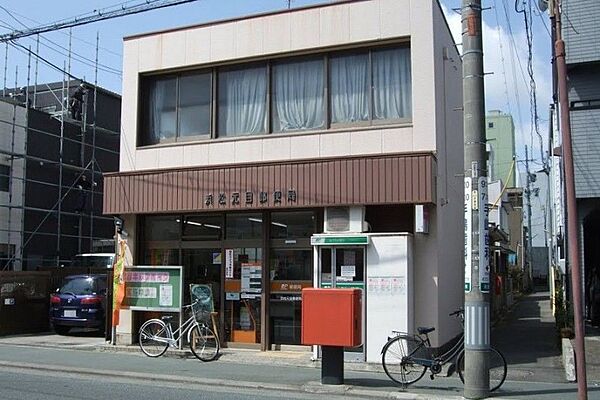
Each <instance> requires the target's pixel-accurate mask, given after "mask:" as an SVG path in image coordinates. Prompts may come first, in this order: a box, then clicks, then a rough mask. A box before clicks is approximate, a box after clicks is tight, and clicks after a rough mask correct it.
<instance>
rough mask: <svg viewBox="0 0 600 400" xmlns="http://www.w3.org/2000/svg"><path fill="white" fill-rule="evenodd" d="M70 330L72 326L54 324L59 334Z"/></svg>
mask: <svg viewBox="0 0 600 400" xmlns="http://www.w3.org/2000/svg"><path fill="white" fill-rule="evenodd" d="M70 330H71V328H70V327H68V326H60V325H55V326H54V332H56V333H58V334H59V335H66V334H67V333H69V331H70Z"/></svg>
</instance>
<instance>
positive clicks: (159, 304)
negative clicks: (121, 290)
mask: <svg viewBox="0 0 600 400" xmlns="http://www.w3.org/2000/svg"><path fill="white" fill-rule="evenodd" d="M124 280H125V298H124V299H123V307H124V308H128V309H130V310H141V311H168V312H180V311H181V306H182V296H183V291H182V283H183V276H182V267H181V266H152V265H140V266H132V267H126V268H125V272H124Z"/></svg>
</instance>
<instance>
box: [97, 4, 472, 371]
mask: <svg viewBox="0 0 600 400" xmlns="http://www.w3.org/2000/svg"><path fill="white" fill-rule="evenodd" d="M460 60H461V59H460V55H459V54H458V52H457V50H456V47H455V44H454V42H453V40H452V36H451V33H450V30H449V28H448V25H447V23H446V21H445V18H444V15H443V12H442V10H441V7H440V5H439V3H438V2H437V1H436V0H422V1H418V2H415V1H409V0H368V1H338V2H335V3H332V4H326V5H319V6H312V7H307V8H302V9H295V10H285V11H281V12H275V13H270V14H263V15H259V16H251V17H244V18H238V19H234V20H229V21H222V22H212V23H207V24H203V25H198V26H191V27H184V28H176V29H171V30H167V31H162V32H156V33H148V34H141V35H137V36H132V37H128V38H125V41H124V59H123V63H124V71H123V105H122V110H123V112H122V115H123V130H122V132H123V133H122V136H121V149H122V151H121V164H120V172H119V173H114V174H106V175H105V182H106V191H105V192H104V211H105V213H106V214H113V215H115V214H117V215H120V217H121V218H123V220H124V228H125V230H126V231H127V233H128V235H129V236H128V244H129V246H130V248H131V251H132V254H133V257H134V260H133V262H134V264H138V265H181V266H183V271H184V277H185V279H184V282H185V286H184V292H186V294H187V287H188V286H187V285H188V284H190V283H204V284H210V285H211V286H212V288H213V293H214V298H215V306H216V310H217V311H218V313H219V321H220V327H221V328H220V329H221V338H222V340H223V341H224V342H227V344H228V345H229V346H233V345H236V344H237V343H240V342H243V343H245V345H246V346H253V347H257V348H261V349H263V350H267V349H272V348H276V346H279V345H282V344H296V345H297V344H300V334H301V305H302V303H301V289H302V287H307V286H320V287H328V286H336V287H344V286H346V287H347V286H352V287H360V288H362V289H363V294H364V296H365V297H364V300H365V302H364V304H365V308H364V311H365V313H366V316H365V318H364V321H366V322H365V326H364V330H363V333H364V335H365V336H364V338H365V340H364V343H365V346H364V347H362V348H361V349H360V350H359V351H358V352H355V353H354V355H355V356H358V358H359V359H361V360H365V359H366V360H367V361H372V362H380V359H381V355H380V350H381V347H382V345H383V344H384V343H385V340H386V338H387V335H388V334H390V332H391V330H392V329H400V330H403V329H404V330H410V331H413V330H414V329H415V327H416V326H435V327H436V331H435V332H433V334H432V335H431V337H432V341H433V342H432V344H433V345H434V346H440V345H442V344H444V343H446V342H447V341H449V340H450V339H452V338H453V337H456V335H458V334H459V333H460V332H461V327H460V325H459V324H458V323H457V322H456V320H455V319H453V318H452V317H449V316H448V314H449V313H450V312H452V311H453V310H455V309H457V308H458V307H461V306H462V305H463V304H464V265H463V264H464V254H463V251H464V243H463V237H464V228H463V225H464V224H463V219H464V215H463V200H464V196H463V191H462V190H457V188H462V187H463V182H464V181H463V178H462V176H463V168H464V166H463V139H462V138H463V135H462V114H461V113H459V112H456V111H455V110H456V109H457V108H460V107H461V104H462V77H461V74H462V67H461V61H460ZM415 220H417V221H418V223H415ZM352 243H354V244H352ZM226 267H227V268H226ZM249 269H251V271H250V273H251V274H254V275H253V276H254V278H253V279H258V280H259V281H253V282H254V283H253V284H254V285H256V286H253V287H252V290H249V289H248V288H247V286H248V281H246V280H245V279H246V278H247V276H246V277H242V275H244V273H245V272H248V271H249ZM240 271H241V272H240ZM247 289H248V290H247ZM188 301H189V297H187V295H186V297H184V302H188ZM140 313H141V315H140ZM148 317H149V315H145V314H144V313H143V312H141V311H131V310H122V311H121V321H122V322H121V324H120V325H119V326H118V327H117V342H119V343H132V342H133V341H135V340H137V337H136V333H137V331H138V328H139V325H140V323H141V322H142V321H143V320H144V319H145V318H148ZM248 343H251V344H248Z"/></svg>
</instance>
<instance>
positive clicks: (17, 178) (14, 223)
mask: <svg viewBox="0 0 600 400" xmlns="http://www.w3.org/2000/svg"><path fill="white" fill-rule="evenodd" d="M13 116H14V117H15V124H14V135H13V124H12V120H13ZM0 120H2V121H10V123H2V124H0V149H1V150H2V151H4V152H13V153H15V154H23V153H24V152H25V141H26V133H25V128H24V127H25V126H26V120H25V109H24V108H23V107H20V106H14V105H12V104H10V103H7V102H4V101H0ZM13 137H14V144H13ZM0 164H2V165H8V166H10V165H11V157H10V155H8V154H0ZM24 174H25V171H24V158H23V157H15V158H14V159H13V161H12V171H11V175H12V189H11V192H12V193H9V192H0V244H12V245H14V246H15V254H16V257H20V249H21V239H22V236H21V231H22V223H23V221H22V218H23V211H22V209H21V208H20V207H22V205H23V186H24V183H23V178H24ZM11 194H12V199H11ZM9 201H10V205H11V206H12V207H15V208H9V207H7V206H8V205H9ZM9 219H10V226H9V224H8V223H9ZM9 230H10V232H8V231H9ZM3 266H4V262H0V267H3ZM14 269H15V270H20V269H21V262H20V261H19V262H15V263H14Z"/></svg>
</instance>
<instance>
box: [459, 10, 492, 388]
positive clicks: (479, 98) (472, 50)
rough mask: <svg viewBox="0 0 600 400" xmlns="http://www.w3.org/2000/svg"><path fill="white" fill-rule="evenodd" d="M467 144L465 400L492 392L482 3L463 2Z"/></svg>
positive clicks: (464, 92) (464, 118)
mask: <svg viewBox="0 0 600 400" xmlns="http://www.w3.org/2000/svg"><path fill="white" fill-rule="evenodd" d="M461 20H462V46H463V111H464V115H463V121H464V144H465V165H464V169H465V204H464V206H465V389H464V397H465V398H467V399H483V398H486V397H488V395H489V391H490V373H489V349H490V300H489V291H490V279H489V248H488V244H489V237H488V226H487V225H488V215H487V204H488V198H487V171H486V158H487V157H486V146H485V144H486V143H485V104H484V90H483V45H482V36H481V31H482V29H481V0H463V1H462V8H461Z"/></svg>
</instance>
